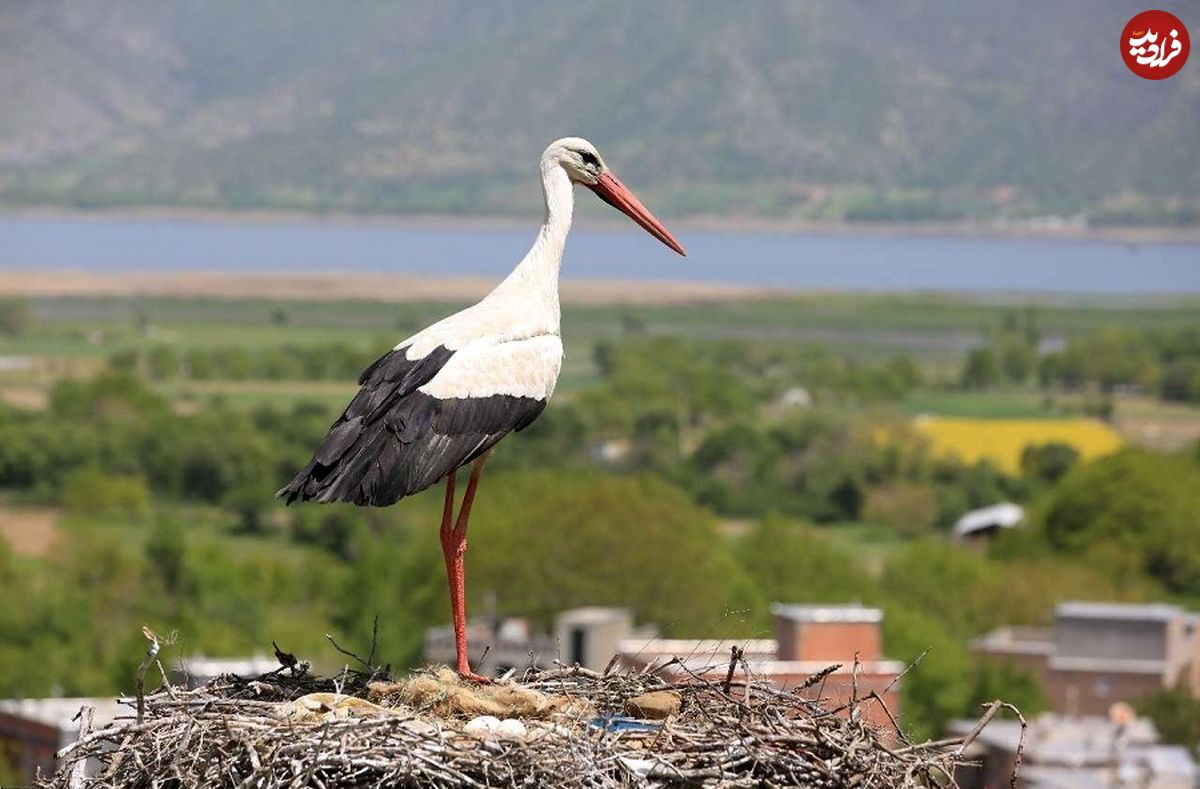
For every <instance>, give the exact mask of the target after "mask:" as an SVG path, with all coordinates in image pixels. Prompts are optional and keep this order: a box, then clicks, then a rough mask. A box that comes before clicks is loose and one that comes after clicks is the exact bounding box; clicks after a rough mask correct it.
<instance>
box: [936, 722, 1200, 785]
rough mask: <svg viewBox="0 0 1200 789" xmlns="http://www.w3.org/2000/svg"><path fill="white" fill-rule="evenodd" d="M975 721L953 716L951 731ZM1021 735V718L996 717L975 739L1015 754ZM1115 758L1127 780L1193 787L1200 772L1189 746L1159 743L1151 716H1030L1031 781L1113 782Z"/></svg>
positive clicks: (1025, 768)
mask: <svg viewBox="0 0 1200 789" xmlns="http://www.w3.org/2000/svg"><path fill="white" fill-rule="evenodd" d="M975 725H976V722H975V721H969V720H959V721H953V722H952V723H951V724H950V732H951V733H952V734H955V735H962V734H966V733H967V732H969V731H971V729H972V728H974V726H975ZM1020 736H1021V724H1020V723H1018V722H1017V721H1010V720H994V721H992V722H991V723H989V724H988V725H987V726H986V727H985V728H984V729H983V731H982V732H980V734H979V737H978V739H977V740H976V741H975V742H976V746H979V745H982V746H986V747H989V748H991V749H994V750H997V751H1001V752H1003V753H1009V754H1011V753H1014V752H1015V751H1016V748H1017V743H1018V742H1019V741H1020ZM1114 758H1115V759H1116V760H1117V772H1118V775H1119V777H1120V785H1121V786H1163V787H1167V786H1181V787H1192V786H1193V785H1194V782H1195V781H1196V780H1197V779H1198V778H1200V772H1197V768H1196V764H1195V763H1194V762H1193V761H1192V758H1191V756H1190V755H1189V754H1188V751H1187V749H1186V748H1183V747H1180V746H1173V745H1159V744H1158V732H1157V731H1156V730H1155V728H1154V724H1153V723H1151V722H1150V721H1149V720H1148V719H1146V718H1136V719H1134V720H1133V721H1132V722H1131V723H1129V724H1127V725H1125V726H1124V727H1122V726H1120V725H1118V724H1117V723H1114V722H1113V721H1111V720H1109V719H1108V718H1104V717H1098V716H1088V717H1069V716H1060V715H1054V714H1049V713H1047V714H1045V715H1041V716H1039V717H1037V718H1035V719H1033V720H1032V721H1030V725H1029V731H1028V732H1027V733H1026V735H1025V748H1024V759H1023V764H1022V767H1021V777H1022V778H1023V779H1024V780H1025V781H1027V782H1029V783H1030V784H1031V785H1035V786H1038V787H1047V788H1048V789H1091V788H1092V787H1096V786H1108V785H1110V780H1111V778H1112V769H1113V761H1114Z"/></svg>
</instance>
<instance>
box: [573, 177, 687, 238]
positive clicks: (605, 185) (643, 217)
mask: <svg viewBox="0 0 1200 789" xmlns="http://www.w3.org/2000/svg"><path fill="white" fill-rule="evenodd" d="M588 188H589V189H591V190H592V191H593V192H595V193H596V194H597V195H599V196H600V199H601V200H603V201H604V202H606V203H608V204H609V205H611V206H612V207H613V208H615V209H617V210H618V211H620V212H621V213H622V214H624V215H625V216H627V217H629V218H630V219H632V220H633V221H634V222H637V223H638V224H639V225H641V226H642V227H643V228H645V229H646V231H647V232H648V233H650V235H652V236H654V237H655V238H657V239H658V240H659V241H661V242H663V243H664V244H666V245H667V246H669V247H670V248H671V249H673V250H675V251H676V252H678V253H679V254H681V255H683V256H684V257H687V252H684V251H683V247H682V246H680V244H679V242H678V241H676V240H675V236H673V235H671V233H670V231H669V230H667V229H666V228H665V227H663V223H662V222H659V221H658V218H657V217H655V216H654V214H652V213H650V209H649V208H646V206H644V205H642V201H641V200H638V199H637V195H635V194H634V193H633V192H631V191H629V187H628V186H626V185H625V184H623V183H621V181H620V179H619V178H617V176H615V175H613V174H612V173H611V172H607V173H604V174H603V175H601V176H600V177H599V178H598V179H596V183H594V184H588Z"/></svg>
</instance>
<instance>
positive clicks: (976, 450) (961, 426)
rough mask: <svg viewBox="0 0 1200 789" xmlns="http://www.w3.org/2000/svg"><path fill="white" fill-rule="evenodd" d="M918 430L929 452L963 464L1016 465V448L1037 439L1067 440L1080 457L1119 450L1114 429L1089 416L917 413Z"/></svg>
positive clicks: (1043, 441) (1046, 441)
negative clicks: (987, 416) (997, 416)
mask: <svg viewBox="0 0 1200 789" xmlns="http://www.w3.org/2000/svg"><path fill="white" fill-rule="evenodd" d="M916 427H917V429H918V431H919V432H920V433H921V434H922V435H924V436H925V437H926V438H928V439H929V441H930V444H931V445H932V448H933V451H934V452H935V453H936V454H939V455H942V454H944V455H952V456H954V457H957V458H959V459H961V460H963V461H965V462H967V463H976V462H978V461H980V460H985V459H986V460H990V461H992V462H993V463H995V464H996V465H997V466H999V467H1000V468H1001V469H1003V470H1004V471H1007V472H1009V473H1012V474H1015V473H1017V472H1019V471H1020V470H1021V452H1022V451H1023V450H1024V449H1025V448H1026V447H1029V446H1037V445H1039V444H1052V443H1059V444H1066V445H1067V446H1071V447H1074V448H1075V449H1076V450H1077V451H1078V452H1079V457H1080V459H1081V460H1083V461H1089V460H1095V459H1097V458H1100V457H1104V456H1105V455H1110V454H1112V453H1114V452H1116V451H1118V450H1119V449H1120V448H1121V447H1122V446H1123V445H1124V443H1125V442H1124V441H1123V440H1122V438H1121V436H1120V434H1119V433H1117V432H1116V431H1115V430H1113V429H1112V428H1111V427H1109V426H1107V425H1105V424H1103V423H1102V422H1099V421H1096V420H1094V419H964V418H960V417H918V418H917V420H916Z"/></svg>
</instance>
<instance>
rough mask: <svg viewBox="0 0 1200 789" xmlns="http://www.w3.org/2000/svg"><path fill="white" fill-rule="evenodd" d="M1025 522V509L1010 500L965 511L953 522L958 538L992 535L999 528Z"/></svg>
mask: <svg viewBox="0 0 1200 789" xmlns="http://www.w3.org/2000/svg"><path fill="white" fill-rule="evenodd" d="M1024 522H1025V510H1024V509H1022V508H1021V507H1020V506H1019V505H1017V504H1013V503H1011V502H1007V501H1006V502H1003V503H1000V504H993V505H992V506H990V507H982V508H980V509H977V510H971V511H970V512H968V513H965V514H964V515H963V516H962V517H961V518H959V519H958V520H957V521H956V522H955V523H954V536H955V538H957V539H959V540H978V539H986V538H989V537H994V536H995V535H996V534H997V533H998V532H999V531H1000V530H1001V529H1013V528H1016V527H1017V526H1020V525H1021V524H1022V523H1024Z"/></svg>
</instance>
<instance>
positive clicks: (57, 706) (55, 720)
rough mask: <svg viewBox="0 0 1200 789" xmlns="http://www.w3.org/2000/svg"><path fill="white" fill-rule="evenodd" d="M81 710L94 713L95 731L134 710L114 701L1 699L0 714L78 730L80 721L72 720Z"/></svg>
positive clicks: (106, 699)
mask: <svg viewBox="0 0 1200 789" xmlns="http://www.w3.org/2000/svg"><path fill="white" fill-rule="evenodd" d="M84 707H91V708H92V709H93V710H94V711H95V712H94V713H93V714H94V719H93V720H94V722H95V726H96V728H101V727H103V726H107V725H108V724H109V723H111V722H112V721H113V720H114V719H115V718H117V717H118V716H125V715H128V716H131V717H132V716H133V714H134V713H133V710H132V708H131V707H129V706H128V705H126V704H122V703H121V702H119V701H118V700H117V699H115V698H96V699H90V698H73V697H68V698H50V699H0V712H7V713H9V714H10V715H15V716H17V717H19V718H24V719H26V720H31V721H37V722H38V723H41V724H43V725H46V726H53V727H54V728H56V729H58V730H59V731H67V732H70V731H79V724H80V723H81V720H82V719H78V720H77V719H75V716H77V715H79V711H80V710H81V709H83V708H84Z"/></svg>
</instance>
